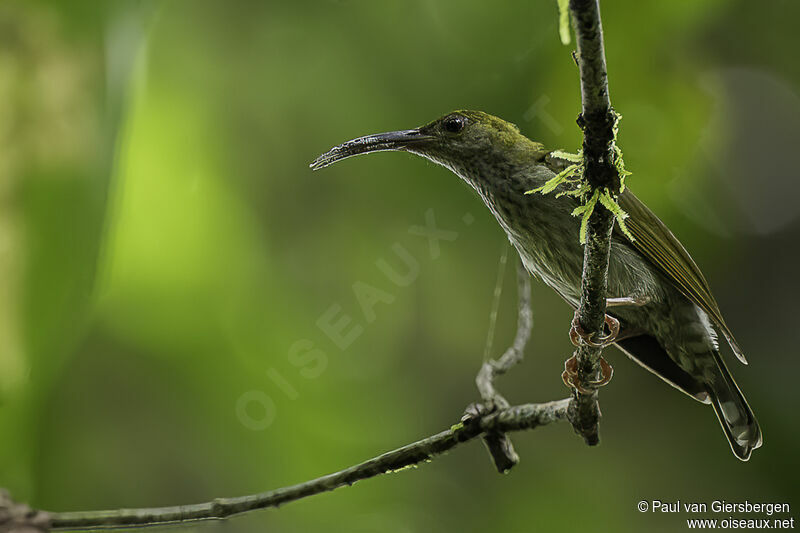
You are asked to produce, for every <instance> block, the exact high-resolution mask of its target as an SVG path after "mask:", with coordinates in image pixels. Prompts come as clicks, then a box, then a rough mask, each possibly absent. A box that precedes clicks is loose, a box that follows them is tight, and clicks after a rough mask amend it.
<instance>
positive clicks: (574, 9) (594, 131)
mask: <svg viewBox="0 0 800 533" xmlns="http://www.w3.org/2000/svg"><path fill="white" fill-rule="evenodd" d="M569 9H570V13H571V14H572V21H573V28H574V30H575V35H576V42H577V47H578V53H577V59H578V66H579V68H580V77H581V100H582V104H583V105H582V112H581V115H580V117H579V118H578V125H579V126H580V127H581V129H582V130H583V134H584V136H583V157H584V168H585V172H584V177H585V179H586V180H587V182H588V183H589V185H590V186H591V187H592V192H594V190H597V189H601V190H602V189H604V188H607V189H609V190H610V191H613V193H614V194H616V192H617V191H619V179H620V178H619V173H618V171H617V169H616V167H615V166H614V161H615V154H614V137H615V133H614V127H615V124H616V120H617V115H616V113H615V112H614V110H613V109H612V107H611V100H610V98H609V94H608V76H607V72H606V58H605V50H604V46H603V27H602V24H601V22H600V5H599V0H570V2H569ZM590 195H591V193H590ZM613 228H614V216H613V215H612V213H611V212H610V211H608V210H607V209H605V208H604V207H602V206H600V205H598V206H597V207H596V208H595V210H594V212H593V213H592V215H591V218H590V219H589V223H588V227H587V234H586V245H585V247H584V256H583V278H582V281H581V301H580V306H579V307H578V315H577V316H578V322H579V324H580V326H581V328H582V329H583V331H585V332H586V333H588V334H589V335H590V336H594V337H600V336H601V335H602V334H603V326H604V322H605V312H606V292H607V286H608V263H609V257H610V253H611V232H612V230H613ZM601 352H602V348H599V347H592V346H580V347H579V348H578V349H577V350H576V353H575V356H576V358H577V360H578V377H579V379H580V381H581V382H582V383H590V382H592V381H597V379H598V376H599V373H600V368H599V367H600V365H599V362H600V356H601ZM574 396H575V402H573V405H572V406H571V409H570V421H571V422H572V424H573V426H574V427H575V430H576V431H577V432H578V433H580V434H581V435H583V437H584V439H585V440H586V443H587V444H590V445H593V444H597V443H598V442H599V435H598V425H599V419H600V408H599V406H598V401H597V390H592V391H591V393H590V394H584V393H580V392H578V391H577V390H575V391H574Z"/></svg>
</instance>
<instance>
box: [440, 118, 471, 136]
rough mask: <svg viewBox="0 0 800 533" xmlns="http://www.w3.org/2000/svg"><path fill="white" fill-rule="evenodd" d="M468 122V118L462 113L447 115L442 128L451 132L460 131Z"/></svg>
mask: <svg viewBox="0 0 800 533" xmlns="http://www.w3.org/2000/svg"><path fill="white" fill-rule="evenodd" d="M466 122H467V119H465V118H464V117H462V116H461V115H453V116H452V117H447V118H446V119H444V122H442V128H443V129H444V131H446V132H449V133H458V132H460V131H461V130H463V129H464V126H465V125H466Z"/></svg>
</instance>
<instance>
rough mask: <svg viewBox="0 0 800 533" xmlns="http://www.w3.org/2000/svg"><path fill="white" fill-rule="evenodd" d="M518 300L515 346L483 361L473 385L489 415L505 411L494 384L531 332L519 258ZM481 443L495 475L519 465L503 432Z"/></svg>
mask: <svg viewBox="0 0 800 533" xmlns="http://www.w3.org/2000/svg"><path fill="white" fill-rule="evenodd" d="M517 298H518V303H517V333H516V335H515V336H514V342H513V343H512V344H511V346H509V347H508V349H507V350H506V351H505V353H503V355H502V356H501V357H500V358H499V359H490V360H488V361H485V362H484V363H483V365H482V366H481V369H480V370H479V371H478V375H477V376H476V378H475V384H476V385H477V386H478V391H479V392H480V395H481V398H482V399H483V407H484V408H486V409H487V410H488V411H492V410H494V409H504V408H506V407H508V405H509V404H508V401H507V400H506V399H505V398H504V397H503V396H502V395H501V394H500V393H499V392H498V391H497V389H495V387H494V380H495V378H496V377H497V376H499V375H502V374H505V373H506V372H508V370H510V369H511V368H512V367H513V366H514V365H516V364H518V363H519V362H520V361H522V358H523V356H524V352H525V346H526V345H527V344H528V340H529V339H530V336H531V329H532V328H533V313H532V311H531V281H530V274H529V273H528V271H527V270H525V267H524V266H523V264H522V260H520V259H519V258H518V259H517ZM468 412H469V411H468ZM483 441H484V443H485V444H486V448H487V450H489V455H490V456H491V457H492V461H493V462H494V465H495V467H497V471H498V472H500V473H501V474H502V473H506V472H508V471H509V470H510V469H511V468H513V467H514V466H515V465H516V464H517V463H518V462H519V455H517V452H516V451H515V450H514V446H513V445H512V444H511V440H510V439H509V438H508V437H507V436H506V435H505V434H503V433H502V432H489V433H487V434H486V435H484V437H483Z"/></svg>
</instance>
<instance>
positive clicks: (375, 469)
mask: <svg viewBox="0 0 800 533" xmlns="http://www.w3.org/2000/svg"><path fill="white" fill-rule="evenodd" d="M571 402H572V400H571V399H570V398H566V399H564V400H559V401H556V402H549V403H542V404H525V405H518V406H514V407H508V408H506V409H501V410H498V411H495V412H493V413H489V414H487V415H484V416H482V417H480V418H469V419H467V420H466V421H464V422H461V423H458V424H456V425H454V426H453V427H451V428H450V429H448V430H445V431H442V432H441V433H437V434H436V435H433V436H431V437H428V438H425V439H422V440H419V441H417V442H414V443H412V444H408V445H406V446H403V447H402V448H397V449H396V450H393V451H391V452H388V453H384V454H383V455H379V456H378V457H374V458H372V459H369V460H368V461H364V462H363V463H360V464H357V465H354V466H351V467H349V468H346V469H344V470H341V471H339V472H335V473H333V474H328V475H327V476H322V477H319V478H317V479H313V480H311V481H306V482H305V483H300V484H298V485H292V486H290V487H284V488H280V489H276V490H272V491H269V492H263V493H261V494H254V495H250V496H241V497H238V498H218V499H216V500H214V501H210V502H205V503H198V504H193V505H180V506H174V507H155V508H148V509H118V510H110V511H89V512H67V513H53V512H51V513H47V514H48V515H49V517H50V524H49V525H50V527H51V528H52V529H90V528H104V529H116V528H123V527H130V526H153V525H163V524H169V523H175V522H181V523H183V522H189V521H197V520H219V519H223V518H227V517H230V516H233V515H237V514H240V513H246V512H248V511H254V510H257V509H266V508H269V507H278V506H279V505H282V504H284V503H288V502H292V501H295V500H299V499H301V498H306V497H308V496H313V495H315V494H321V493H323V492H328V491H331V490H334V489H337V488H339V487H342V486H345V485H352V484H353V483H355V482H356V481H361V480H362V479H369V478H372V477H375V476H378V475H381V474H386V473H389V472H396V471H398V470H402V469H404V468H407V467H410V466H412V465H417V464H420V463H424V462H426V461H428V460H430V459H432V458H433V457H436V456H437V455H441V454H442V453H444V452H447V451H449V450H451V449H453V448H455V447H456V446H458V445H459V444H461V443H464V442H467V441H470V440H473V439H475V438H477V437H479V436H482V435H484V434H486V433H489V432H494V431H497V432H500V433H506V432H510V431H520V430H524V429H533V428H536V427H539V426H543V425H546V424H550V423H552V422H557V421H560V420H566V418H567V411H568V408H569V404H570V403H571ZM1 526H2V524H0V527H1Z"/></svg>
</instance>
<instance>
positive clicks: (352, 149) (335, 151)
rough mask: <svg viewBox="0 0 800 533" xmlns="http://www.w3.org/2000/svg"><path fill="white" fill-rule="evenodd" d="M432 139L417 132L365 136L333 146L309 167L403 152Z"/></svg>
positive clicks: (408, 131)
mask: <svg viewBox="0 0 800 533" xmlns="http://www.w3.org/2000/svg"><path fill="white" fill-rule="evenodd" d="M432 138H433V137H431V136H430V135H425V134H424V133H422V132H420V131H419V130H402V131H390V132H388V133H378V134H376V135H367V136H366V137H359V138H358V139H353V140H352V141H347V142H346V143H344V144H340V145H339V146H334V147H333V148H331V149H330V150H329V151H327V152H325V153H324V154H322V155H321V156H319V157H318V158H316V159H315V160H314V161H313V162H312V163H311V164H310V165H309V167H311V169H312V170H319V169H321V168H325V167H327V166H328V165H332V164H334V163H336V162H337V161H341V160H342V159H347V158H348V157H352V156H354V155H360V154H368V153H371V152H382V151H386V150H405V149H407V148H409V147H410V146H411V145H414V144H416V143H420V142H424V141H429V140H431V139H432Z"/></svg>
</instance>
